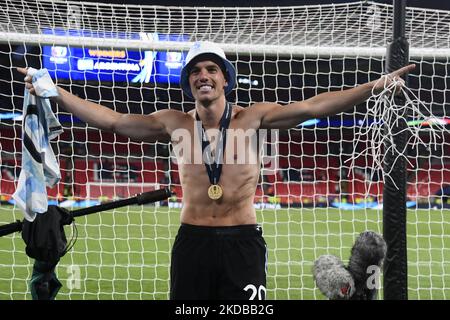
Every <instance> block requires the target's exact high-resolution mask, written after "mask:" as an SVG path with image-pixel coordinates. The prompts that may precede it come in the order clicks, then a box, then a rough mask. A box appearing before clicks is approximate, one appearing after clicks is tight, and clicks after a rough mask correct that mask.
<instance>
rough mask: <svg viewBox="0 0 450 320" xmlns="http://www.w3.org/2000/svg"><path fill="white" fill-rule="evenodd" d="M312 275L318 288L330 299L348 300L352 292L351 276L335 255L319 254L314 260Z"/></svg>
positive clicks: (353, 285) (353, 286)
mask: <svg viewBox="0 0 450 320" xmlns="http://www.w3.org/2000/svg"><path fill="white" fill-rule="evenodd" d="M313 277H314V281H315V282H316V285H317V287H318V288H319V290H320V291H321V292H322V293H323V294H324V295H325V296H326V297H327V298H328V299H330V300H348V299H350V298H351V296H352V295H353V293H354V288H355V284H354V281H353V278H352V276H351V275H350V273H349V272H348V271H347V269H345V266H344V263H343V262H342V261H341V260H340V259H339V258H338V257H336V256H333V255H322V256H320V257H319V258H318V259H317V260H316V261H315V262H314V267H313Z"/></svg>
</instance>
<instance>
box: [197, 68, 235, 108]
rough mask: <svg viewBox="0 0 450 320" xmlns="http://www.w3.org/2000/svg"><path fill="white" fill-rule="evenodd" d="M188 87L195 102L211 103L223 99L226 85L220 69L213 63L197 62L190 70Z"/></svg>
mask: <svg viewBox="0 0 450 320" xmlns="http://www.w3.org/2000/svg"><path fill="white" fill-rule="evenodd" d="M189 85H190V86H191V91H192V95H193V97H194V98H195V100H198V101H200V102H212V101H214V100H217V99H220V98H223V96H224V94H225V93H224V87H226V86H227V85H228V83H227V81H226V79H225V75H224V74H223V72H222V69H220V67H219V66H218V65H217V64H216V63H215V62H213V61H209V60H205V61H199V62H197V63H196V64H195V65H194V66H193V67H192V68H191V70H190V73H189Z"/></svg>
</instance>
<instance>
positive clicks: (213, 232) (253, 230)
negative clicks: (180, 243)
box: [178, 223, 262, 237]
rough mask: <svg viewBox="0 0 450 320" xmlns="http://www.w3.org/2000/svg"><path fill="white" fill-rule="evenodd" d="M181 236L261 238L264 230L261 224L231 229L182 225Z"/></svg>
mask: <svg viewBox="0 0 450 320" xmlns="http://www.w3.org/2000/svg"><path fill="white" fill-rule="evenodd" d="M178 234H179V235H191V236H247V237H248V236H261V235H262V228H261V226H260V225H259V224H245V225H240V226H231V227H207V226H195V225H192V224H186V223H182V224H181V226H180V228H179V230H178Z"/></svg>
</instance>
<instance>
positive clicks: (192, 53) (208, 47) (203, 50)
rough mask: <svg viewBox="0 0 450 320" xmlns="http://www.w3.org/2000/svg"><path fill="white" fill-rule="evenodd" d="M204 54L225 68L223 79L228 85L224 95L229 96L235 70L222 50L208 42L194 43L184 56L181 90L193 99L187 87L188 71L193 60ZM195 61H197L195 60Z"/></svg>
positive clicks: (234, 82)
mask: <svg viewBox="0 0 450 320" xmlns="http://www.w3.org/2000/svg"><path fill="white" fill-rule="evenodd" d="M204 54H213V55H215V56H217V57H219V58H220V59H221V60H222V62H223V65H224V66H225V72H226V75H225V77H226V79H227V82H228V85H227V86H226V87H225V95H227V94H229V93H230V92H231V90H233V88H234V86H235V84H236V70H235V69H234V67H233V65H232V64H231V62H230V61H228V59H227V57H226V56H225V52H224V51H223V49H222V48H220V47H219V46H218V45H217V44H215V43H213V42H208V41H200V42H196V43H194V45H193V46H192V48H191V49H190V50H189V52H188V54H187V56H186V61H185V64H184V67H183V69H182V70H181V81H180V82H181V89H183V91H184V93H185V94H186V95H187V96H188V97H190V98H193V96H192V92H191V86H190V85H189V70H190V68H191V67H192V64H193V63H192V62H193V61H194V59H195V58H197V57H199V56H200V55H204ZM195 61H198V60H197V59H195Z"/></svg>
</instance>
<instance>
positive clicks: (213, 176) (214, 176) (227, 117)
mask: <svg viewBox="0 0 450 320" xmlns="http://www.w3.org/2000/svg"><path fill="white" fill-rule="evenodd" d="M231 111H232V109H231V103H229V102H227V104H226V106H225V110H224V111H223V114H222V117H221V118H220V126H219V131H220V133H219V134H220V136H219V141H218V142H217V147H216V152H215V157H214V162H211V158H210V153H209V152H207V153H206V157H207V163H205V167H206V172H207V173H208V177H209V182H210V183H211V184H217V183H218V182H219V180H220V175H221V174H222V163H223V161H222V160H223V153H224V150H225V146H226V143H227V129H228V127H229V125H230V121H231ZM195 118H196V120H197V121H200V123H201V120H200V117H199V116H198V113H196V114H195ZM197 128H198V130H199V137H200V140H201V143H202V155H203V154H204V152H205V149H206V148H207V147H208V146H209V145H210V143H211V142H210V141H209V139H208V136H207V135H206V130H205V128H204V127H203V123H202V127H201V128H200V126H198V125H197Z"/></svg>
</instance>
